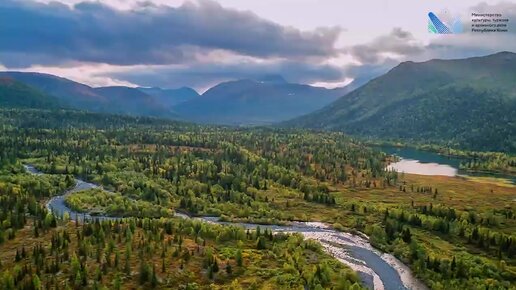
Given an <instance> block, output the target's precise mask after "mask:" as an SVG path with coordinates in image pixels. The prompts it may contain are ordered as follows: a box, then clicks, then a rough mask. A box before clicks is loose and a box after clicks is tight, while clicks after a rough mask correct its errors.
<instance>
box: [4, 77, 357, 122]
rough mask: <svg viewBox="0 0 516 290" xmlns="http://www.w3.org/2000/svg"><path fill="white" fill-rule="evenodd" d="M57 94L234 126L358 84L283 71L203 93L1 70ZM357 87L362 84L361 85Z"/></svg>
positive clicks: (103, 107)
mask: <svg viewBox="0 0 516 290" xmlns="http://www.w3.org/2000/svg"><path fill="white" fill-rule="evenodd" d="M0 77H3V78H10V79H14V80H17V81H18V82H21V83H24V84H26V85H28V86H31V87H32V88H33V89H35V90H39V91H40V92H41V93H42V94H47V95H50V96H54V97H56V98H57V99H58V100H59V103H60V104H61V106H64V107H69V108H74V109H81V110H88V111H93V112H104V113H117V114H129V115H143V116H156V117H165V118H173V119H182V120H186V121H193V122H200V123H214V124H230V125H250V124H271V123H274V122H279V121H285V120H288V119H291V118H294V117H297V116H300V115H303V114H307V113H309V112H311V111H313V110H314V109H319V108H322V107H323V106H324V105H327V104H329V103H331V102H332V101H334V100H336V99H337V98H338V97H340V96H342V95H344V94H345V93H346V92H348V91H349V90H350V88H352V87H353V85H349V86H346V87H344V88H339V89H326V88H320V87H313V86H309V85H302V84H294V83H288V82H287V81H285V80H284V79H283V78H282V77H281V76H274V75H269V76H265V77H263V78H261V79H258V80H247V79H246V80H236V81H229V82H224V83H221V84H218V85H216V86H214V87H213V88H211V89H209V90H208V91H206V92H205V93H204V94H202V95H199V94H198V93H197V92H196V91H195V90H193V89H191V88H188V87H182V88H179V89H163V88H158V87H152V88H145V87H138V88H133V87H125V86H110V87H98V88H94V87H90V86H88V85H85V84H81V83H78V82H75V81H72V80H69V79H66V78H61V77H57V76H54V75H50V74H43V73H33V72H0ZM355 87H356V86H355Z"/></svg>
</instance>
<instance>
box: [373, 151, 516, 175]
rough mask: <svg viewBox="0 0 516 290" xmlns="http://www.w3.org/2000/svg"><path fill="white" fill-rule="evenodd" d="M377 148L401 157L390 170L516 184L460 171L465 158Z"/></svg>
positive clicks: (426, 152) (479, 173)
mask: <svg viewBox="0 0 516 290" xmlns="http://www.w3.org/2000/svg"><path fill="white" fill-rule="evenodd" d="M377 148H378V149H379V150H380V151H383V152H385V153H387V154H389V155H396V156H398V157H400V160H399V161H398V162H394V163H391V164H389V165H388V166H387V168H388V169H394V170H396V171H398V172H405V173H412V174H420V175H442V176H456V175H469V176H479V177H497V178H504V179H507V180H509V181H512V183H516V177H515V176H510V175H506V174H498V173H485V172H467V171H464V170H460V169H459V168H460V163H461V162H463V161H467V160H466V159H464V158H458V157H448V156H443V155H439V154H437V153H433V152H428V151H423V150H418V149H414V148H405V147H394V146H379V147H377Z"/></svg>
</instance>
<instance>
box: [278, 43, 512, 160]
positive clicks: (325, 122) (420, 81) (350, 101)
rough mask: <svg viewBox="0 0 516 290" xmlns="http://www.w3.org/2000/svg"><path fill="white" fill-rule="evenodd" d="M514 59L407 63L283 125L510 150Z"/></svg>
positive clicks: (496, 56)
mask: <svg viewBox="0 0 516 290" xmlns="http://www.w3.org/2000/svg"><path fill="white" fill-rule="evenodd" d="M515 80H516V54H514V53H510V52H501V53H497V54H493V55H489V56H485V57H475V58H468V59H460V60H431V61H427V62H423V63H414V62H405V63H402V64H400V65H398V66H397V67H395V68H393V69H392V70H391V71H389V72H388V73H386V74H385V75H383V76H380V77H378V78H376V79H374V80H372V81H370V82H369V83H367V84H366V85H364V86H362V87H360V88H358V89H356V90H354V91H353V92H351V93H349V94H347V95H346V96H344V97H342V98H340V99H339V100H337V101H335V102H334V103H332V104H330V105H328V106H326V107H324V108H323V109H321V110H319V111H316V112H314V113H311V114H309V115H306V116H302V117H299V118H297V119H294V120H291V121H288V122H286V123H285V125H287V126H295V127H305V128H315V129H331V130H341V131H345V132H347V133H350V134H356V135H363V136H373V137H380V138H396V139H407V140H415V141H428V140H433V141H441V142H446V141H450V142H451V143H452V144H451V145H455V146H459V147H468V148H471V149H477V150H502V151H511V152H514V151H516V140H514V136H516V117H515V116H516V115H515V114H514V112H516V81H515Z"/></svg>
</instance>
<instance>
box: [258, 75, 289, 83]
mask: <svg viewBox="0 0 516 290" xmlns="http://www.w3.org/2000/svg"><path fill="white" fill-rule="evenodd" d="M257 81H259V82H263V83H274V84H284V83H287V81H286V80H285V78H283V77H282V76H281V75H276V74H270V75H264V76H262V77H261V78H258V79H257Z"/></svg>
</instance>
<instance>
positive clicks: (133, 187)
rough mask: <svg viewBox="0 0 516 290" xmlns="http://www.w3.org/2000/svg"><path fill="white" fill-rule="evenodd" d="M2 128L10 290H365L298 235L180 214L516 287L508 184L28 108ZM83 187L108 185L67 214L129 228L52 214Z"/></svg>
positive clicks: (294, 145) (260, 132)
mask: <svg viewBox="0 0 516 290" xmlns="http://www.w3.org/2000/svg"><path fill="white" fill-rule="evenodd" d="M0 124H1V125H0V131H1V134H0V148H1V154H0V170H1V174H0V260H1V265H0V285H1V286H0V288H1V289H149V288H157V289H159V288H162V289H362V288H363V287H365V286H366V285H364V284H363V282H362V281H361V279H360V277H359V275H358V274H357V273H355V272H354V271H353V270H351V269H350V268H348V267H347V266H346V265H345V264H342V263H340V262H339V261H337V260H336V259H335V258H333V257H331V256H330V255H329V254H328V253H326V252H325V251H323V249H322V247H321V246H320V245H319V243H317V242H316V241H313V240H307V239H304V238H303V236H301V235H299V234H282V233H273V232H272V231H270V230H268V229H266V230H263V229H262V230H260V229H256V230H245V229H244V228H242V227H239V226H222V225H216V224H210V223H206V222H201V221H198V220H195V219H194V220H192V219H182V218H178V217H175V216H174V213H183V214H188V215H190V216H216V217H220V218H221V219H222V220H224V221H230V222H253V223H259V224H288V223H290V222H292V221H320V222H325V223H327V224H330V225H331V226H332V227H333V228H334V229H337V230H339V231H349V232H355V233H357V232H362V233H365V234H366V235H368V236H369V239H370V242H371V244H372V245H374V246H375V247H376V248H378V249H380V250H382V251H385V252H389V253H392V254H393V255H395V256H396V257H398V258H399V259H400V260H401V261H403V262H404V263H405V264H407V265H408V266H409V267H410V269H411V270H412V272H413V273H414V275H415V276H416V277H418V278H419V279H420V280H421V281H422V282H423V283H424V284H426V285H427V286H428V287H429V288H431V289H515V287H516V235H515V232H516V203H515V200H516V187H515V186H514V185H513V184H511V183H503V182H497V180H491V179H483V178H462V177H444V176H421V175H411V174H402V173H396V172H391V171H387V170H385V168H386V165H387V163H388V162H390V161H392V157H390V156H388V155H386V154H384V153H382V152H380V151H378V150H376V149H374V148H371V147H368V146H366V145H364V144H363V143H361V142H359V141H357V140H355V139H352V138H350V137H348V136H346V135H344V134H342V133H334V132H333V133H332V132H310V131H305V130H297V129H296V130H291V129H266V128H250V129H236V128H227V127H217V126H200V125H192V124H188V123H181V122H174V121H169V120H162V119H156V118H149V117H128V116H118V115H107V114H96V113H85V112H79V111H66V110H51V111H46V110H33V109H3V110H1V111H0ZM507 162H509V161H507ZM24 164H31V165H33V166H35V167H36V168H37V169H38V170H40V171H41V172H43V173H44V174H37V175H34V174H31V173H29V172H27V171H26V170H25V169H24V167H23V165H24ZM512 165H513V164H512ZM512 165H511V164H506V165H505V167H511V166H512ZM76 178H79V179H81V180H86V181H89V182H92V183H95V184H98V185H99V186H100V187H99V188H96V189H88V190H84V191H77V192H75V191H74V192H71V193H69V194H67V195H65V196H64V202H65V204H66V205H67V206H68V207H70V208H72V209H73V210H75V211H76V212H84V213H90V214H92V215H94V214H97V215H102V216H113V217H120V219H115V220H103V221H86V222H75V221H73V217H70V216H69V215H64V216H59V215H54V214H53V213H51V212H50V211H49V210H48V208H47V207H46V203H47V201H48V200H49V199H50V198H52V197H54V196H57V195H62V194H63V192H66V191H67V190H68V189H70V188H73V187H74V186H75V183H76Z"/></svg>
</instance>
